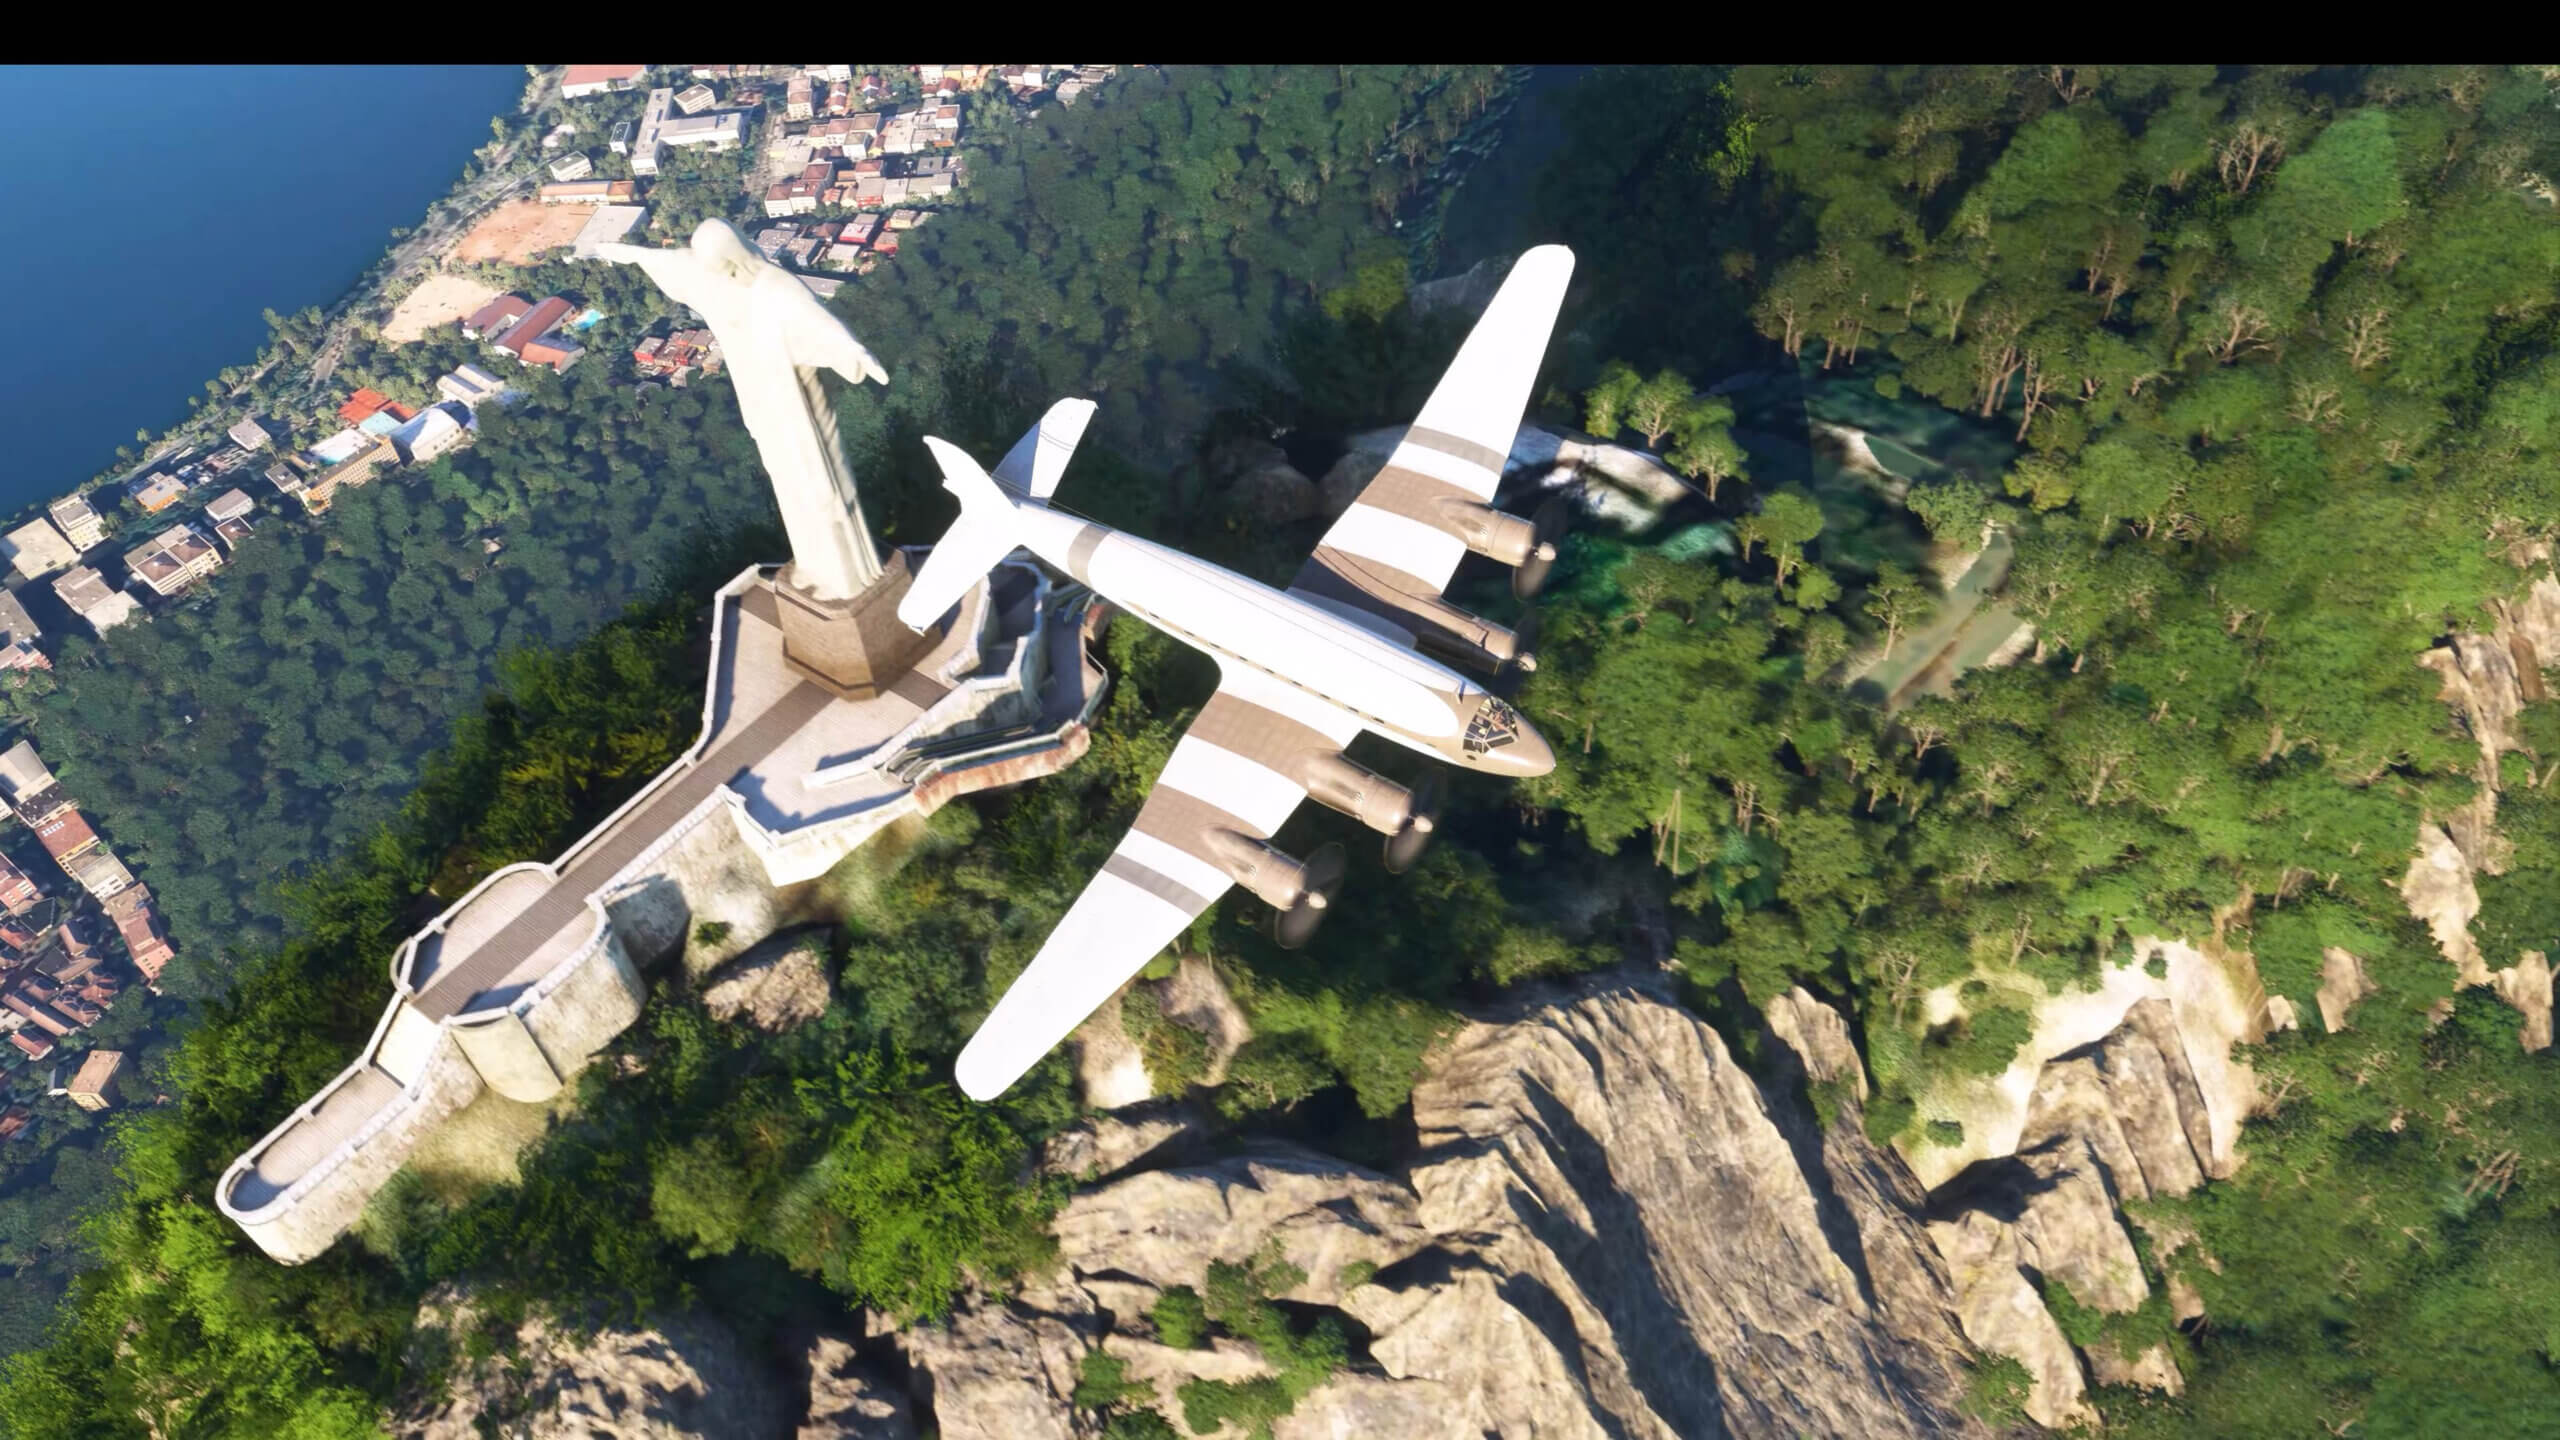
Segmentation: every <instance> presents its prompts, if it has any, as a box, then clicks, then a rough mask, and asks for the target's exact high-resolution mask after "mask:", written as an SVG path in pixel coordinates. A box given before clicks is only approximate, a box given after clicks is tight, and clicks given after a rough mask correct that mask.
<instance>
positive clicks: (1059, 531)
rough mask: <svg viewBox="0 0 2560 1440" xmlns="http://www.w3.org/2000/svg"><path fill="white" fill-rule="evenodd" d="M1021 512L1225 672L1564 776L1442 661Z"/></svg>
mask: <svg viewBox="0 0 2560 1440" xmlns="http://www.w3.org/2000/svg"><path fill="white" fill-rule="evenodd" d="M1016 509H1017V514H1016V516H1015V525H1016V527H1017V529H1016V532H1015V534H1016V538H1017V539H1019V540H1020V542H1021V543H1022V545H1023V546H1024V547H1025V548H1027V549H1029V550H1030V551H1031V552H1032V553H1033V554H1036V555H1038V556H1039V557H1040V558H1041V559H1043V560H1046V561H1048V562H1049V563H1050V564H1051V565H1053V566H1056V567H1057V568H1058V569H1060V570H1063V571H1065V572H1066V573H1067V574H1069V575H1072V576H1074V577H1075V578H1076V579H1077V580H1079V581H1082V582H1083V583H1084V584H1086V585H1089V586H1091V587H1092V588H1093V589H1094V591H1095V592H1096V593H1097V594H1099V595H1101V596H1102V597H1103V598H1105V599H1107V600H1109V601H1111V603H1113V604H1114V605H1117V606H1119V607H1120V608H1121V609H1123V610H1126V611H1128V612H1129V613H1130V614H1132V615H1135V616H1137V617H1138V618H1139V619H1141V620H1144V621H1145V622H1147V623H1148V624H1149V625H1152V626H1154V627H1155V628H1157V629H1159V630H1161V631H1163V632H1164V633H1166V634H1168V635H1171V636H1172V637H1174V638H1175V639H1177V640H1180V641H1182V642H1183V643H1185V644H1187V645H1190V646H1192V647H1193V648H1195V649H1199V650H1203V651H1206V652H1208V653H1209V654H1210V655H1212V656H1214V657H1216V659H1217V660H1218V662H1219V663H1220V664H1221V665H1223V666H1229V667H1232V666H1235V665H1239V664H1240V665H1243V666H1246V667H1249V668H1250V669H1253V670H1257V671H1260V672H1262V673H1263V674H1264V675H1266V676H1269V677H1271V678H1273V679H1276V680H1278V681H1280V682H1282V683H1284V684H1286V685H1288V686H1290V687H1291V688H1294V689H1296V690H1300V691H1303V692H1305V693H1307V694H1309V695H1312V696H1315V697H1316V698H1318V699H1321V700H1324V701H1326V702H1328V703H1330V704H1332V705H1334V706H1336V707H1338V708H1340V709H1342V710H1346V711H1348V712H1350V713H1351V714H1352V715H1353V716H1355V717H1357V718H1358V719H1359V721H1360V722H1361V724H1362V725H1363V727H1365V728H1366V729H1368V730H1371V731H1373V732H1375V733H1377V734H1379V735H1382V736H1384V737H1386V738H1387V739H1389V740H1392V741H1394V742H1395V743H1397V744H1399V745H1403V746H1406V747H1407V748H1409V749H1414V750H1419V751H1421V752H1422V753H1424V754H1426V755H1430V756H1433V757H1434V758H1436V759H1440V760H1445V761H1448V762H1449V763H1451V764H1455V765H1460V766H1463V767H1465V768H1468V769H1473V770H1484V771H1490V772H1492V773H1495V774H1500V775H1506V776H1515V777H1516V776H1527V775H1543V774H1545V773H1546V772H1547V771H1549V770H1552V769H1554V768H1555V754H1554V751H1553V750H1552V749H1550V748H1549V746H1548V745H1547V742H1546V740H1545V738H1544V737H1542V736H1540V735H1539V734H1538V732H1537V730H1536V728H1535V727H1533V726H1531V725H1530V724H1529V723H1528V722H1527V721H1526V720H1523V719H1521V718H1520V716H1519V714H1518V712H1517V711H1515V710H1513V709H1512V708H1511V707H1510V706H1509V705H1508V704H1507V703H1505V702H1504V701H1503V700H1502V699H1501V698H1500V697H1498V696H1496V695H1493V694H1492V693H1491V692H1489V691H1487V690H1485V689H1484V688H1483V687H1482V686H1479V685H1476V684H1474V683H1472V682H1471V681H1469V680H1468V679H1467V678H1466V677H1465V676H1463V675H1460V674H1459V673H1458V672H1457V671H1455V670H1452V669H1450V668H1448V667H1447V666H1445V665H1442V664H1440V663H1438V662H1437V661H1434V660H1430V659H1428V658H1426V657H1424V656H1422V655H1420V654H1417V653H1415V652H1414V651H1412V650H1410V649H1407V648H1406V647H1404V646H1402V645H1399V644H1396V643H1395V642H1394V641H1391V640H1388V639H1386V638H1385V637H1384V636H1381V635H1379V634H1377V633H1376V632H1374V631H1371V630H1368V629H1365V628H1363V627H1361V626H1359V625H1355V624H1353V623H1351V622H1350V621H1348V620H1345V619H1343V618H1342V617H1340V616H1338V615H1336V614H1334V613H1332V612H1331V611H1329V610H1326V609H1324V608H1323V607H1321V606H1318V605H1315V604H1312V603H1310V602H1308V601H1306V600H1303V599H1300V598H1299V597H1297V596H1295V595H1291V594H1289V593H1287V592H1285V591H1281V590H1275V589H1273V588H1271V587H1270V586H1268V585H1263V584H1260V583H1258V582H1255V581H1252V580H1248V579H1246V578H1245V577H1244V576H1242V575H1238V574H1236V573H1235V572H1234V571H1231V570H1227V569H1223V568H1221V567H1219V566H1216V565H1212V564H1210V563H1209V562H1208V561H1206V560H1202V559H1199V558H1197V557H1195V556H1191V555H1185V554H1183V553H1182V552H1181V551H1179V550H1172V549H1168V548H1166V547H1165V546H1162V545H1158V544H1155V543H1154V542H1152V541H1147V540H1141V539H1139V538H1138V537H1136V536H1134V535H1130V534H1127V533H1125V532H1123V531H1118V530H1113V529H1111V528H1110V527H1108V526H1105V525H1097V524H1095V523H1093V522H1092V521H1090V520H1085V519H1083V518H1081V517H1079V516H1075V515H1068V514H1064V513H1062V512H1059V511H1056V510H1051V509H1047V508H1045V507H1042V506H1038V505H1027V504H1026V505H1018V506H1017V507H1016Z"/></svg>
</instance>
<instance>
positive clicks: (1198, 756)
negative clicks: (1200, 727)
mask: <svg viewBox="0 0 2560 1440" xmlns="http://www.w3.org/2000/svg"><path fill="white" fill-rule="evenodd" d="M1193 738H1195V739H1198V740H1199V743H1198V744H1196V745H1177V746H1175V747H1174V750H1173V757H1172V758H1171V759H1169V760H1167V761H1166V762H1165V766H1164V774H1163V775H1161V776H1159V777H1157V780H1156V784H1157V786H1159V787H1162V786H1166V785H1170V786H1172V787H1173V788H1174V789H1176V790H1179V791H1181V792H1182V793H1183V794H1185V795H1191V796H1196V797H1198V798H1199V799H1202V800H1206V801H1208V802H1210V803H1211V804H1213V805H1217V806H1220V807H1222V808H1224V809H1227V810H1230V811H1233V812H1234V813H1235V814H1237V815H1240V816H1242V817H1244V818H1245V819H1246V820H1248V821H1250V822H1252V824H1253V826H1254V828H1255V829H1256V830H1258V831H1260V832H1261V833H1262V834H1265V835H1268V834H1270V833H1271V832H1272V831H1274V830H1277V829H1279V828H1280V824H1281V822H1282V821H1284V820H1287V819H1288V818H1289V812H1290V811H1292V810H1295V809H1297V808H1298V802H1299V801H1300V800H1303V799H1305V798H1306V794H1307V792H1306V791H1305V790H1304V789H1302V788H1300V786H1299V784H1298V782H1297V781H1295V780H1292V779H1290V778H1289V777H1288V776H1286V775H1283V774H1281V773H1279V772H1278V771H1276V770H1273V769H1272V768H1271V767H1270V766H1268V765H1265V764H1263V763H1262V762H1260V761H1258V760H1249V759H1247V758H1245V757H1244V756H1242V755H1239V754H1237V753H1236V752H1234V751H1233V750H1229V749H1226V748H1225V747H1223V746H1219V745H1213V744H1211V743H1210V742H1209V741H1208V740H1207V739H1206V738H1205V737H1201V736H1199V735H1198V733H1197V732H1196V731H1195V732H1194V735H1193Z"/></svg>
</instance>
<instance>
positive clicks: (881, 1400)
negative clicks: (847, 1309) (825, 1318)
mask: <svg viewBox="0 0 2560 1440" xmlns="http://www.w3.org/2000/svg"><path fill="white" fill-rule="evenodd" d="M915 1436H916V1421H915V1415H914V1413H913V1410H912V1407H910V1406H909V1405H908V1403H907V1397H906V1395H905V1394H904V1393H903V1392H901V1391H898V1390H895V1389H892V1388H890V1387H888V1386H885V1385H882V1384H881V1383H879V1381H877V1380H876V1379H874V1378H872V1377H871V1376H869V1375H867V1374H865V1373H864V1372H863V1371H862V1369H861V1368H860V1367H859V1366H858V1365H857V1364H856V1363H855V1360H854V1353H853V1346H852V1345H850V1344H848V1343H847V1342H845V1341H843V1340H839V1339H837V1338H836V1337H834V1336H832V1335H821V1336H819V1337H818V1339H817V1342H816V1343H815V1344H813V1345H811V1346H810V1347H809V1414H808V1418H807V1419H805V1420H803V1421H801V1423H800V1433H799V1435H798V1437H797V1440H915Z"/></svg>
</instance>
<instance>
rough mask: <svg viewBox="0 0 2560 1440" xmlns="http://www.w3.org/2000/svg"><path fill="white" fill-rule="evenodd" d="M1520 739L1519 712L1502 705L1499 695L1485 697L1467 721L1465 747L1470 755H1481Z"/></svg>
mask: <svg viewBox="0 0 2560 1440" xmlns="http://www.w3.org/2000/svg"><path fill="white" fill-rule="evenodd" d="M1519 738H1520V712H1519V711H1517V710H1514V709H1512V708H1511V707H1510V706H1509V705H1507V704H1505V703H1503V700H1502V697H1501V696H1499V695H1487V696H1486V697H1484V703H1483V704H1482V705H1479V706H1477V707H1476V713H1475V715H1474V717H1473V718H1471V719H1470V720H1468V721H1467V737H1466V741H1465V744H1466V747H1467V753H1468V754H1470V755H1482V754H1483V753H1485V752H1486V751H1488V750H1491V749H1493V748H1495V747H1496V746H1500V745H1508V744H1510V743H1511V742H1513V741H1515V740H1517V739H1519Z"/></svg>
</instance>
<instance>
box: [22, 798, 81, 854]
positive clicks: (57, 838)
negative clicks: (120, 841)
mask: <svg viewBox="0 0 2560 1440" xmlns="http://www.w3.org/2000/svg"><path fill="white" fill-rule="evenodd" d="M53 793H54V794H57V795H58V794H60V793H61V791H59V790H56V791H54V792H53ZM29 825H30V828H32V829H33V830H34V831H35V832H36V843H37V844H39V845H42V846H43V847H44V853H46V854H47V855H50V856H52V857H53V863H55V864H56V865H60V864H64V863H66V862H68V861H71V860H76V859H78V858H79V857H81V856H82V855H85V854H87V853H88V852H89V851H91V850H94V849H96V848H97V846H98V832H97V831H95V830H93V829H91V828H89V821H88V819H87V817H85V816H83V815H82V814H81V813H80V810H79V807H77V806H74V805H69V804H66V805H64V806H63V807H62V808H60V809H58V810H56V811H54V812H53V813H52V814H51V815H50V816H47V817H45V818H44V819H42V820H38V821H31V822H29Z"/></svg>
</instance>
